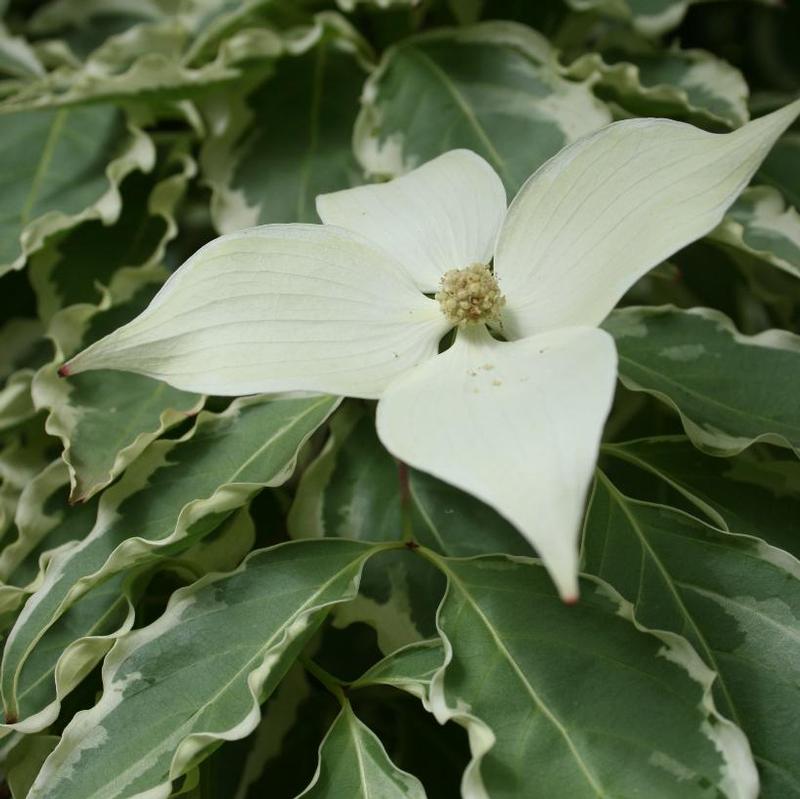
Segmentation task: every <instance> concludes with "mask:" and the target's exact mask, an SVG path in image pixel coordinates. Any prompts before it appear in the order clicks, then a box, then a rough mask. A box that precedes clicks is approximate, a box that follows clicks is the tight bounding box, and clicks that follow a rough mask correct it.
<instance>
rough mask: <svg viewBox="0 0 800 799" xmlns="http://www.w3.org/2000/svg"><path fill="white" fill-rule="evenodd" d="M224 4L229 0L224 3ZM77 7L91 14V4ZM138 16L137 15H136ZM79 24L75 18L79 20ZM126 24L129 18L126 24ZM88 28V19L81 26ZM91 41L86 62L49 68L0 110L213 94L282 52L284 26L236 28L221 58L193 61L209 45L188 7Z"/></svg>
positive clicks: (216, 55)
mask: <svg viewBox="0 0 800 799" xmlns="http://www.w3.org/2000/svg"><path fill="white" fill-rule="evenodd" d="M220 5H223V4H220ZM73 14H77V15H78V16H79V17H85V13H84V9H83V8H80V9H76V10H75V11H73ZM128 21H133V20H128ZM73 24H74V22H73ZM123 24H124V23H123ZM80 28H83V29H84V30H83V32H84V33H87V32H88V31H87V26H86V24H85V21H84V22H83V24H82V25H80V26H79V29H80ZM112 33H115V35H111V36H108V37H107V38H105V39H104V40H101V42H100V44H99V46H98V47H96V48H93V47H92V46H91V44H92V43H91V37H90V36H89V37H87V41H86V42H85V43H84V42H81V46H80V48H79V49H81V50H83V49H86V47H87V45H88V49H89V50H90V52H89V53H87V54H86V58H85V61H79V60H77V59H76V58H75V57H74V55H73V56H72V57H71V58H70V59H69V60H67V61H66V62H65V63H62V64H60V65H59V66H57V67H56V68H55V69H53V70H51V71H50V72H49V73H47V74H45V75H36V76H33V77H31V78H30V79H29V80H25V81H19V82H18V84H17V86H16V87H15V89H16V90H15V91H12V92H11V93H9V94H8V96H7V97H5V98H4V99H3V101H2V103H0V110H2V111H5V112H8V111H29V110H32V109H42V108H55V107H64V106H73V105H76V104H89V103H97V102H109V101H119V100H124V99H129V98H134V99H136V100H138V101H142V100H145V101H147V102H149V103H150V104H151V106H152V107H156V105H157V104H158V103H160V102H164V101H173V102H174V101H180V100H184V99H187V98H192V97H195V96H198V95H202V94H203V93H206V92H207V91H208V90H209V88H210V87H213V86H215V85H219V84H225V85H228V84H230V83H231V82H232V81H236V80H238V79H241V78H242V76H243V74H244V68H243V67H244V65H245V64H246V62H248V61H252V62H257V61H262V60H269V59H272V58H275V57H277V56H278V55H280V54H281V52H282V51H283V49H284V42H283V39H282V37H281V35H279V33H277V32H275V31H272V30H270V29H269V28H268V27H266V26H264V27H260V28H254V29H250V30H240V31H236V32H233V34H232V35H231V36H230V38H229V39H226V40H224V41H223V42H222V43H221V45H220V47H219V49H218V50H217V51H216V52H215V53H214V54H213V55H214V57H213V58H209V59H208V60H204V61H198V60H195V61H194V63H192V61H193V58H192V53H193V51H195V50H196V49H197V48H198V47H202V44H201V42H200V40H198V39H195V34H196V33H197V31H196V30H193V29H192V25H191V20H190V19H189V18H188V17H187V16H186V15H183V14H180V15H178V14H171V15H167V16H166V18H165V19H163V20H147V21H145V22H139V23H138V24H133V25H130V27H127V29H125V30H123V31H121V32H119V33H116V32H114V31H112Z"/></svg>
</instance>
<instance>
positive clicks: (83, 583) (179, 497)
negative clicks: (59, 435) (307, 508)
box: [0, 397, 338, 730]
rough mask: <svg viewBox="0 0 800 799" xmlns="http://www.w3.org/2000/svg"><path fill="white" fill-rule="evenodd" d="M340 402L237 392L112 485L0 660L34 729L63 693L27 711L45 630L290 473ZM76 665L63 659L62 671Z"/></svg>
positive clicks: (9, 705) (10, 711)
mask: <svg viewBox="0 0 800 799" xmlns="http://www.w3.org/2000/svg"><path fill="white" fill-rule="evenodd" d="M337 403H338V400H337V399H336V398H331V397H312V398H300V399H278V400H272V399H269V398H263V397H254V398H248V399H244V400H238V401H236V402H234V403H233V404H232V405H231V407H230V408H229V409H228V410H227V411H225V412H224V413H221V414H219V415H215V414H210V413H202V414H201V415H200V416H199V417H198V422H197V425H196V426H195V428H193V429H192V430H191V431H190V432H189V433H187V434H186V435H185V436H184V437H183V438H181V439H179V440H162V441H156V442H154V443H153V444H151V445H150V447H148V449H147V450H146V451H145V453H143V454H142V455H141V456H140V457H139V459H138V460H136V461H134V463H133V464H132V465H131V467H129V469H128V470H127V472H126V473H125V475H124V476H123V478H122V479H121V480H120V481H119V482H118V483H116V484H115V485H114V486H113V487H112V488H110V489H109V490H108V491H106V492H105V493H104V494H103V496H102V498H101V500H100V506H99V511H98V516H97V522H96V523H95V525H94V527H93V528H92V530H91V532H90V533H89V534H88V535H87V536H85V537H84V538H83V540H81V541H80V543H79V544H77V545H76V546H73V547H70V548H68V549H65V550H63V551H60V552H57V553H56V554H54V555H53V557H52V558H51V560H50V563H49V564H48V568H47V572H46V573H45V577H44V580H43V582H42V585H41V586H40V587H39V588H38V590H37V591H36V593H35V594H33V596H32V597H31V598H30V599H29V600H28V603H27V604H26V605H25V607H24V608H23V610H22V612H21V614H20V616H19V618H18V619H17V623H16V625H15V626H14V628H13V629H12V631H11V633H10V635H9V637H8V640H7V642H6V647H5V652H4V656H3V662H2V667H0V687H2V691H3V702H4V705H5V709H6V714H7V715H9V716H11V717H12V718H13V717H17V718H19V719H21V720H22V722H23V723H24V729H25V730H33V729H34V728H35V729H40V728H42V726H44V725H46V724H48V723H50V721H52V719H53V718H54V717H55V715H54V714H57V712H58V702H57V701H54V702H51V703H50V704H48V705H47V706H46V707H42V708H39V709H38V710H37V711H36V713H35V714H34V715H33V716H28V718H27V719H25V718H23V717H22V716H21V715H20V713H19V707H18V697H17V690H18V684H19V674H20V672H21V670H22V669H23V667H24V665H25V662H26V660H27V659H28V658H29V657H31V653H33V652H35V649H36V646H37V642H38V641H39V639H40V638H41V636H42V635H43V634H44V632H45V631H46V630H47V629H48V628H49V627H51V626H52V625H53V624H54V623H55V622H56V620H57V619H58V618H59V617H60V616H62V615H63V614H64V613H65V612H66V611H67V609H68V608H69V607H70V606H71V605H73V604H74V603H75V602H76V601H77V600H78V598H79V597H80V596H82V595H83V594H85V593H86V592H87V591H88V590H89V589H91V588H92V587H93V586H95V585H97V584H99V583H101V582H103V581H104V580H107V579H109V578H111V577H112V576H113V575H115V574H119V573H123V572H125V571H127V570H130V569H132V568H134V567H138V566H142V565H144V564H146V563H149V562H152V561H153V559H155V558H157V557H158V556H159V555H160V554H162V553H164V554H174V553H176V552H178V551H180V550H181V549H186V548H187V547H188V546H190V545H191V544H192V543H193V542H194V541H196V540H198V539H199V538H201V537H202V536H204V535H207V534H208V533H209V532H211V530H213V529H214V528H215V527H217V526H218V525H219V523H220V522H221V521H222V520H223V519H225V518H226V517H227V516H228V514H230V513H231V511H233V510H236V509H238V508H240V507H242V506H243V505H244V504H246V503H247V501H248V500H249V499H250V498H251V497H252V496H253V495H254V494H256V493H257V492H258V491H259V490H260V489H261V488H263V487H265V486H275V485H280V484H281V483H283V482H284V481H286V480H287V479H288V478H289V477H290V476H291V474H292V471H293V469H294V465H295V461H296V458H297V453H298V450H299V449H300V447H301V446H302V445H303V443H304V442H305V441H306V440H307V439H308V437H309V436H310V435H311V434H312V433H313V432H314V430H316V429H317V427H319V425H320V424H322V423H323V422H324V421H325V419H326V418H327V416H328V415H329V414H330V412H331V411H332V410H333V409H334V408H335V407H336V404H337ZM65 658H66V659H67V661H68V660H69V653H66V654H65ZM68 665H69V663H61V662H60V663H59V665H58V666H57V668H56V677H57V676H58V673H59V670H62V671H65V670H67V667H68ZM72 668H75V667H74V666H73V667H72ZM56 693H58V686H57V685H56Z"/></svg>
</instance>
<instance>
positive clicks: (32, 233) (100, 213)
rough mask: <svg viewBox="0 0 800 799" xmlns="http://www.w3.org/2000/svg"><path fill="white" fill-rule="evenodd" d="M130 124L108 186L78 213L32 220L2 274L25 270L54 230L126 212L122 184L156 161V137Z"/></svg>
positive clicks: (109, 219)
mask: <svg viewBox="0 0 800 799" xmlns="http://www.w3.org/2000/svg"><path fill="white" fill-rule="evenodd" d="M126 127H127V130H128V133H129V139H128V141H127V142H126V144H125V147H124V148H123V150H122V152H121V153H120V155H118V156H117V157H116V158H114V159H113V160H112V161H111V162H110V163H109V164H108V165H107V166H106V168H105V175H106V178H107V180H108V184H109V185H108V188H107V189H106V191H105V192H104V193H103V194H102V195H101V196H100V198H99V199H97V200H95V201H94V202H93V203H92V204H91V205H90V206H89V207H88V208H84V209H83V211H79V212H78V213H76V214H65V213H63V212H62V211H54V210H51V211H47V212H45V213H44V214H42V215H41V216H38V217H36V218H35V219H34V220H32V221H31V222H29V223H28V224H27V225H25V227H24V228H23V229H22V231H21V232H20V238H19V246H20V253H19V255H17V257H16V258H15V259H14V260H13V261H11V262H9V263H6V264H0V276H2V275H4V274H6V273H7V272H10V271H13V270H19V269H22V268H23V267H24V266H25V264H26V262H27V260H28V256H29V255H31V254H32V253H34V252H36V251H37V250H39V249H41V248H42V247H43V246H44V243H45V240H46V239H47V237H48V236H51V235H52V234H53V233H57V232H58V231H61V230H66V229H67V228H71V227H75V226H76V225H78V224H80V223H81V222H86V221H88V220H92V219H97V220H100V222H102V223H103V224H104V225H111V224H113V223H114V222H116V220H117V219H118V218H119V215H120V212H121V211H122V195H121V193H120V184H121V183H122V181H123V180H124V179H125V178H126V177H127V176H128V175H129V174H130V173H131V172H134V171H137V170H138V171H140V172H150V171H151V170H152V169H153V167H154V166H155V162H156V148H155V144H153V141H152V139H151V138H150V137H149V136H148V135H147V133H145V131H144V130H143V129H142V128H141V127H139V126H138V125H137V124H136V122H135V121H128V122H127V123H126Z"/></svg>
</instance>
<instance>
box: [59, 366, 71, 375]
mask: <svg viewBox="0 0 800 799" xmlns="http://www.w3.org/2000/svg"><path fill="white" fill-rule="evenodd" d="M71 374H72V370H71V369H70V368H69V364H68V363H64V364H61V366H59V367H58V376H59V377H69V376H70V375H71Z"/></svg>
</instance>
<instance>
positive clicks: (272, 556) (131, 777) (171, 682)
mask: <svg viewBox="0 0 800 799" xmlns="http://www.w3.org/2000/svg"><path fill="white" fill-rule="evenodd" d="M374 551H375V549H374V547H370V546H368V545H366V544H362V543H359V542H354V541H347V542H345V541H302V542H292V543H289V544H284V545H281V546H278V547H274V548H272V549H268V550H261V551H258V552H256V553H254V554H253V555H251V556H250V557H249V558H248V559H247V561H246V563H245V564H243V566H242V567H241V568H240V569H238V570H237V571H235V572H233V573H232V574H229V575H221V576H220V575H216V576H209V577H207V578H204V579H202V580H199V581H198V582H196V583H194V584H193V585H191V586H189V587H187V588H185V589H181V590H180V591H178V592H176V593H175V594H174V596H173V597H172V600H171V601H170V603H169V606H168V607H167V610H166V611H165V613H164V615H163V616H161V618H159V619H158V620H157V621H156V622H154V623H153V624H151V625H150V626H148V627H145V628H143V629H140V630H136V631H133V632H131V633H129V634H127V635H125V636H124V637H123V638H121V639H120V640H119V641H117V643H116V645H115V647H114V649H113V650H112V652H111V653H110V654H109V656H108V657H107V659H106V662H105V664H104V669H103V685H104V691H103V696H102V697H101V699H100V701H99V702H98V704H97V705H95V707H93V708H92V709H91V710H88V711H84V712H82V713H78V714H77V715H76V716H75V718H74V719H73V720H72V722H70V724H69V725H68V726H67V728H66V729H65V730H64V734H63V737H62V739H61V742H60V743H59V745H58V746H57V747H56V749H55V750H54V752H53V753H52V755H51V756H50V757H49V758H48V759H47V761H45V764H44V766H43V768H42V770H41V771H40V773H39V776H38V777H37V780H36V782H35V783H34V786H33V788H32V789H31V792H30V793H29V794H28V799H43V797H49V796H53V795H54V794H57V795H58V796H59V797H60V799H70V797H75V799H78V798H80V799H100V798H101V797H103V799H108V798H109V797H114V798H115V799H123V797H134V796H144V795H147V796H149V797H152V799H155V798H156V797H163V798H164V799H165V798H166V797H167V796H168V795H169V793H170V783H171V781H172V780H173V779H175V778H177V777H178V776H180V775H181V774H184V773H185V772H186V771H187V770H188V769H189V768H191V767H192V766H193V765H195V764H196V763H197V762H198V761H199V760H200V759H201V758H202V757H203V755H204V754H207V753H208V750H209V749H210V748H213V747H214V746H215V745H217V744H218V743H219V742H222V741H225V740H237V739H239V738H243V737H245V736H246V735H248V734H249V733H250V732H251V731H252V730H253V729H255V727H256V725H257V724H258V720H259V716H260V711H259V703H260V702H261V701H263V699H264V698H265V697H267V696H268V695H269V694H270V693H271V692H272V691H273V690H274V689H275V687H276V686H277V684H278V683H279V681H280V680H281V678H282V677H283V676H284V674H285V673H286V671H287V669H288V668H289V667H290V666H291V664H292V662H293V661H294V659H295V658H296V656H297V653H298V651H299V650H300V648H301V647H302V646H303V645H304V644H305V643H306V642H307V641H308V639H309V638H310V637H311V635H312V634H313V633H314V631H315V629H316V628H317V627H318V625H319V623H320V622H321V621H322V619H323V618H324V616H325V613H326V612H327V609H328V608H329V607H330V606H331V605H333V604H336V603H339V602H343V601H346V600H348V599H350V598H351V597H352V596H353V594H354V593H355V591H356V590H357V587H358V579H359V574H360V571H361V567H362V565H363V563H364V561H365V560H366V559H367V558H368V557H369V556H370V554H372V552H374ZM143 718H147V719H149V720H150V721H149V723H148V724H142V723H140V722H141V720H142V719H143ZM78 760H80V768H78V769H76V768H74V766H73V764H74V763H76V762H77V761H78Z"/></svg>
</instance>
